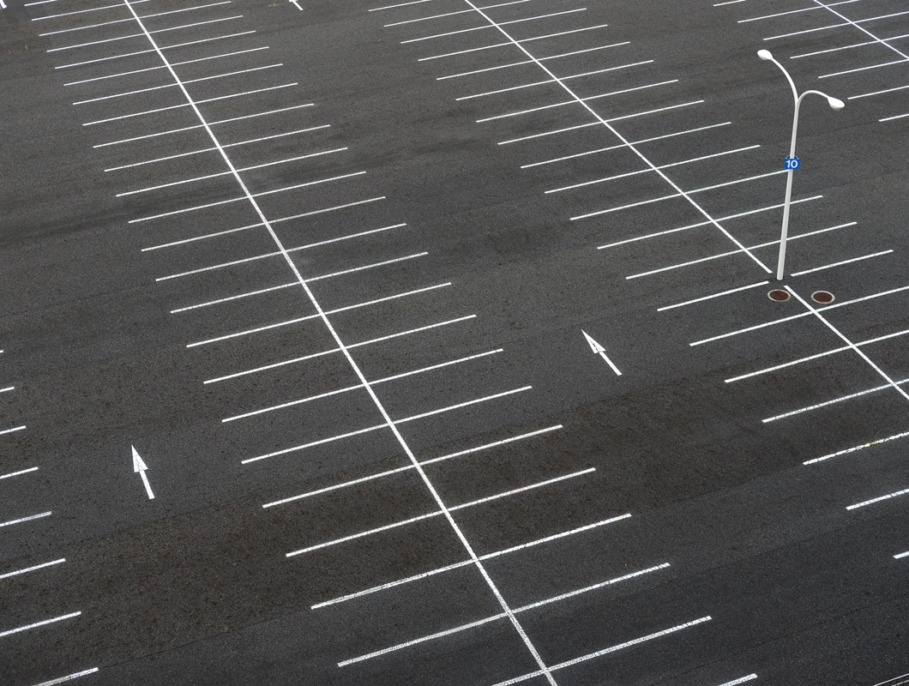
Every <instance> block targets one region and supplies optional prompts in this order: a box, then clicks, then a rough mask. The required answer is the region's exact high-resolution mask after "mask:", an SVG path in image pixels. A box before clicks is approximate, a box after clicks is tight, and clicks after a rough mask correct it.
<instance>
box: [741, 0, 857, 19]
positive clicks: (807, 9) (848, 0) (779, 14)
mask: <svg viewBox="0 0 909 686" xmlns="http://www.w3.org/2000/svg"><path fill="white" fill-rule="evenodd" d="M853 2H859V0H843V1H842V2H835V3H833V5H830V6H831V7H833V6H834V5H848V4H850V3H853ZM820 9H824V8H823V7H803V8H802V9H799V10H789V11H788V12H776V13H775V14H765V15H763V16H760V17H750V18H748V19H739V20H738V21H737V22H736V23H737V24H747V23H749V22H752V21H761V20H762V19H776V18H777V17H785V16H787V15H789V14H801V13H803V12H814V11H815V10H820Z"/></svg>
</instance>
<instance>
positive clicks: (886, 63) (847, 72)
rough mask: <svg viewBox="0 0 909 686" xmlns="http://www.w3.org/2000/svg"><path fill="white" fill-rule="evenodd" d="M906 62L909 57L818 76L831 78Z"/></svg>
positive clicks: (908, 60)
mask: <svg viewBox="0 0 909 686" xmlns="http://www.w3.org/2000/svg"><path fill="white" fill-rule="evenodd" d="M906 62H909V59H902V60H893V61H892V62H883V63H881V64H872V65H870V66H867V67H857V68H856V69H847V70H845V71H837V72H833V73H831V74H821V75H820V76H818V78H819V79H830V78H833V77H834V76H843V75H844V74H855V73H856V72H860V71H870V70H872V69H880V68H881V67H892V66H893V65H894V64H906Z"/></svg>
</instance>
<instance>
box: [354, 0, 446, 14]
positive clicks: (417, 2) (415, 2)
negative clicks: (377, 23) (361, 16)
mask: <svg viewBox="0 0 909 686" xmlns="http://www.w3.org/2000/svg"><path fill="white" fill-rule="evenodd" d="M424 2H433V0H412V1H411V2H401V3H398V4H397V5H386V6H385V7H373V8H372V9H371V10H369V11H370V12H379V11H381V10H390V9H394V8H396V7H407V6H408V5H422V4H423V3H424Z"/></svg>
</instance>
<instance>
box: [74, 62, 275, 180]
mask: <svg viewBox="0 0 909 686" xmlns="http://www.w3.org/2000/svg"><path fill="white" fill-rule="evenodd" d="M283 66H284V63H283V62H279V63H278V64H268V65H265V66H263V67H252V68H250V69H241V70H240V71H232V72H228V73H226V74H215V75H214V76H203V77H201V78H198V79H192V80H190V81H186V83H200V82H202V81H212V80H214V79H223V78H227V77H228V76H238V75H240V74H249V73H251V72H255V71H263V70H265V69H274V68H275V67H283ZM176 87H177V86H176V84H173V83H167V84H164V85H162V86H152V87H150V88H140V89H139V90H134V91H126V92H125V93H116V94H115V95H105V96H102V97H100V98H91V99H89V100H78V101H77V102H74V103H73V105H86V104H89V103H93V102H101V101H102V100H113V99H115V98H125V97H126V96H129V95H137V94H139V93H148V92H150V91H158V90H164V89H165V88H176ZM210 149H211V148H209V150H210ZM184 154H193V153H184ZM172 157H173V156H172ZM171 159H172V158H171ZM105 171H106V170H105Z"/></svg>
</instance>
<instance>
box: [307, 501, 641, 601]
mask: <svg viewBox="0 0 909 686" xmlns="http://www.w3.org/2000/svg"><path fill="white" fill-rule="evenodd" d="M629 517H631V515H630V514H624V515H621V516H619V517H612V518H610V519H606V520H603V521H601V522H595V523H593V524H587V525H586V526H582V527H579V528H577V529H572V530H571V531H565V532H562V533H560V534H555V535H554V536H547V537H546V538H541V539H538V540H536V541H529V542H528V543H524V544H522V545H519V546H514V547H512V548H507V549H505V550H499V551H496V552H493V553H487V554H485V555H480V560H483V561H486V560H491V559H493V558H497V557H501V556H503V555H508V554H511V553H514V552H518V551H520V550H524V549H526V548H531V547H534V546H537V545H542V544H544V543H548V542H550V541H554V540H557V539H562V538H567V537H568V536H574V535H576V534H579V533H583V532H585V531H590V530H592V529H596V528H599V527H601V526H606V525H607V524H614V523H615V522H618V521H621V520H623V519H628V518H629ZM472 562H473V561H472V560H464V561H462V562H455V563H453V564H450V565H445V566H444V567H436V568H435V569H432V570H430V571H428V572H422V573H420V574H415V575H413V576H409V577H407V578H405V579H398V580H396V581H390V582H388V583H384V584H380V585H378V586H373V587H371V588H366V589H364V590H362V591H357V592H355V593H348V594H347V595H343V596H340V597H338V598H333V599H332V600H326V601H324V602H321V603H316V604H315V605H313V606H312V608H311V609H313V610H316V609H318V608H321V607H327V606H328V605H336V604H338V603H344V602H347V601H349V600H354V599H355V598H361V597H363V596H366V595H372V594H373V593H379V592H381V591H385V590H388V589H389V588H395V587H397V586H403V585H405V584H410V583H414V582H416V581H422V580H423V579H427V578H429V577H432V576H437V575H439V574H444V573H446V572H450V571H452V570H454V569H460V568H461V567H466V566H468V565H470V564H472Z"/></svg>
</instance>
